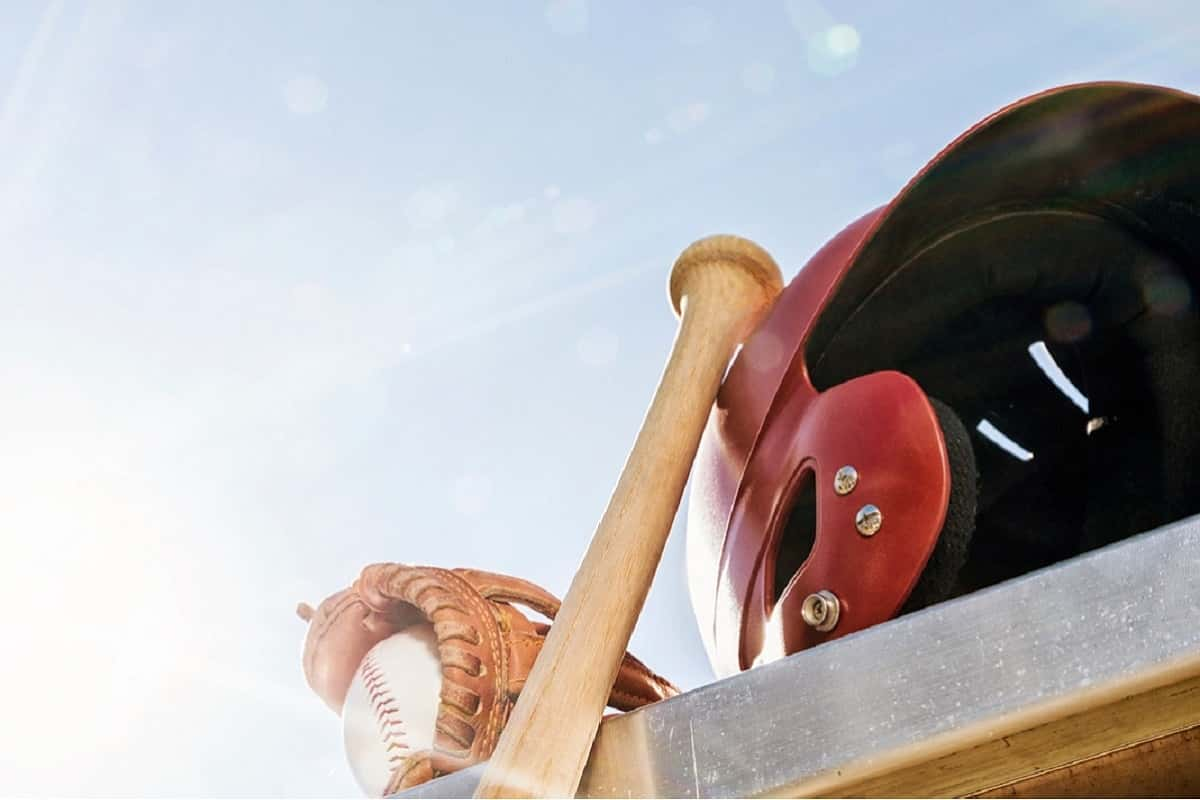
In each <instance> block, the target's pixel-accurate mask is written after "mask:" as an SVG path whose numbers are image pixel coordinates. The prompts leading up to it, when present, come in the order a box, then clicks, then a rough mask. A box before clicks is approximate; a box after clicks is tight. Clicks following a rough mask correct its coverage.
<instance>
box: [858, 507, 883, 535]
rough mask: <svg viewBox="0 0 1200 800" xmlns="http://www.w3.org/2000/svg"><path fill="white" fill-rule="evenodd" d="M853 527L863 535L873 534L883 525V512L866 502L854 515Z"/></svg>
mask: <svg viewBox="0 0 1200 800" xmlns="http://www.w3.org/2000/svg"><path fill="white" fill-rule="evenodd" d="M854 527H856V528H858V532H859V533H861V534H862V535H863V536H874V535H875V534H877V533H879V529H880V528H882V527H883V512H882V511H880V510H879V509H878V508H876V507H875V506H873V505H871V504H870V503H867V504H866V505H865V506H863V507H862V508H860V509H859V510H858V513H857V514H855V515H854Z"/></svg>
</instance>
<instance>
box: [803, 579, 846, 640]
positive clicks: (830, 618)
mask: <svg viewBox="0 0 1200 800" xmlns="http://www.w3.org/2000/svg"><path fill="white" fill-rule="evenodd" d="M840 613H841V603H839V602H838V599H837V595H835V594H834V593H833V592H831V591H829V590H828V589H822V590H821V591H819V592H817V593H815V594H810V595H809V596H808V597H806V598H804V605H802V606H800V616H801V617H803V618H804V621H805V622H806V623H808V625H809V627H812V628H815V629H816V630H819V631H831V630H833V628H834V626H836V625H837V623H838V616H839V614H840Z"/></svg>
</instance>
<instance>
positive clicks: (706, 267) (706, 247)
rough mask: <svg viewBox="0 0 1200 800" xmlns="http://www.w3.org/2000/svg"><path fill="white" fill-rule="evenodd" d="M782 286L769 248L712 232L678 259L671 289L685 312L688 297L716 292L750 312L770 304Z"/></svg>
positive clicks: (674, 303)
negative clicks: (715, 234) (713, 234)
mask: <svg viewBox="0 0 1200 800" xmlns="http://www.w3.org/2000/svg"><path fill="white" fill-rule="evenodd" d="M782 290H783V275H782V274H781V273H780V271H779V266H778V265H777V264H776V263H775V259H773V258H771V256H770V254H769V253H767V251H766V250H764V249H762V248H761V247H759V246H758V245H757V244H755V243H754V242H752V241H750V240H749V239H743V238H742V237H740V236H730V235H718V236H709V237H706V238H704V239H701V240H699V241H697V242H693V243H692V244H691V245H689V246H688V247H687V249H685V250H684V251H683V252H682V253H681V254H680V256H679V258H677V259H676V260H675V266H674V267H672V268H671V278H670V282H669V284H668V291H669V293H670V296H671V306H672V307H673V308H674V309H675V314H676V315H677V316H682V314H683V309H684V306H685V305H686V303H687V301H688V300H689V299H694V298H696V297H697V296H700V295H703V296H709V295H712V296H714V299H717V300H719V301H720V302H721V303H722V304H723V305H731V306H742V307H745V309H746V311H747V312H751V311H757V310H760V309H764V308H766V307H768V306H769V305H770V304H771V303H772V302H774V300H775V297H776V296H777V295H778V294H779V292H780V291H782Z"/></svg>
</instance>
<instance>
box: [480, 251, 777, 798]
mask: <svg viewBox="0 0 1200 800" xmlns="http://www.w3.org/2000/svg"><path fill="white" fill-rule="evenodd" d="M782 285H783V279H782V277H781V275H780V272H779V267H778V266H776V265H775V262H774V261H773V260H772V259H771V257H770V256H769V255H768V254H767V253H766V252H765V251H764V250H763V249H762V248H760V247H759V246H758V245H756V244H754V243H753V242H749V241H747V240H745V239H741V238H738V237H735V236H714V237H711V238H708V239H702V240H700V241H699V242H696V243H695V244H693V245H691V246H690V247H688V248H687V249H686V250H684V252H683V254H682V255H680V256H679V259H678V260H677V261H676V262H675V266H674V268H673V269H672V270H671V278H670V284H669V292H670V297H671V303H672V305H673V306H674V308H675V313H676V314H677V315H678V316H679V319H680V324H679V331H678V335H677V336H676V338H675V343H674V346H673V347H672V349H671V355H670V358H669V359H668V360H667V366H666V369H665V370H664V372H663V376H662V378H661V380H660V381H659V385H658V388H657V390H656V391H655V393H654V399H653V400H652V401H651V403H650V409H649V411H648V412H647V413H646V418H645V420H644V421H643V422H642V427H641V430H640V431H639V432H638V436H637V440H636V441H635V443H634V445H633V450H632V451H631V452H630V454H629V458H628V460H627V461H626V462H625V466H624V468H623V469H622V470H621V477H620V479H619V480H618V481H617V487H616V489H615V490H614V491H613V495H612V498H611V499H610V500H609V502H608V508H607V509H606V510H605V512H604V516H603V517H602V518H601V519H600V524H599V526H598V527H597V528H596V532H595V534H594V535H593V537H592V543H591V545H590V546H589V547H588V551H587V554H586V555H585V556H584V558H583V562H582V563H581V564H580V566H579V571H578V572H576V574H575V578H574V579H573V580H572V581H571V587H570V589H569V590H568V591H567V595H566V597H565V598H564V599H563V604H562V609H561V610H560V611H559V613H558V616H557V617H556V619H555V622H554V624H553V626H552V627H551V629H550V633H549V635H548V636H547V637H546V643H545V646H544V647H543V648H542V652H541V654H540V655H539V656H538V659H537V662H536V663H535V664H534V667H533V670H532V671H531V672H530V673H529V678H528V680H527V681H526V683H525V688H524V689H523V690H522V691H521V696H520V699H519V700H518V701H517V705H516V707H515V708H514V709H513V713H512V716H511V717H510V718H509V720H508V724H507V726H506V727H505V729H504V731H503V733H502V734H501V735H500V740H499V742H498V743H497V745H496V749H495V751H494V752H493V753H492V757H491V760H490V761H489V762H488V766H487V769H486V771H485V772H484V775H483V778H482V780H481V781H480V783H479V787H478V789H477V790H476V793H475V796H476V797H574V796H575V791H576V789H577V788H578V787H579V779H580V777H581V776H582V774H583V768H584V765H585V764H586V762H587V757H588V753H589V752H590V750H591V747H592V741H593V739H594V738H595V736H596V730H597V728H598V727H599V725H600V720H601V717H602V716H603V714H604V708H605V704H606V702H607V699H608V694H609V691H610V690H611V689H612V685H613V681H614V680H615V679H616V675H617V669H618V667H619V666H620V662H621V657H622V655H623V654H624V652H625V650H626V648H627V647H628V646H629V637H630V636H631V635H632V633H633V627H634V624H635V623H636V622H637V618H638V614H639V613H641V610H642V604H643V603H644V602H645V600H646V594H647V593H648V592H649V591H650V583H651V581H652V580H653V579H654V572H655V570H656V569H657V567H658V562H659V559H660V558H661V556H662V551H663V547H664V546H665V545H666V541H667V534H668V533H670V530H671V522H672V521H673V520H674V518H675V513H676V511H677V510H678V508H679V501H680V498H681V497H682V495H683V488H684V485H685V484H686V483H687V477H688V473H689V472H690V471H691V466H692V461H693V460H694V459H695V457H696V449H697V448H698V447H699V444H700V436H701V434H702V433H703V432H704V425H705V422H706V420H707V419H708V414H709V410H710V409H711V407H712V404H713V401H714V400H715V399H716V396H717V389H718V388H719V387H720V384H721V380H722V378H723V377H724V374H725V369H726V367H727V366H728V364H729V361H730V359H731V358H732V357H733V353H734V349H735V348H736V346H737V345H738V344H739V343H740V342H741V341H742V339H743V338H744V337H745V336H746V335H748V334H749V333H750V331H751V330H753V327H754V325H755V324H756V323H757V322H758V320H759V319H761V317H762V315H763V313H764V312H765V311H766V310H767V309H768V308H769V307H770V305H771V303H772V302H773V301H774V299H775V297H776V295H778V294H779V291H780V289H781V288H782Z"/></svg>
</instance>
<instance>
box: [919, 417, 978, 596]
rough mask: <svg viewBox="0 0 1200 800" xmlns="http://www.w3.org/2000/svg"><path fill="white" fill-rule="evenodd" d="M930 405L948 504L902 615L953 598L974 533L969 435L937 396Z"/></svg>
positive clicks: (975, 493)
mask: <svg viewBox="0 0 1200 800" xmlns="http://www.w3.org/2000/svg"><path fill="white" fill-rule="evenodd" d="M929 404H930V405H932V406H933V411H934V414H936V415H937V420H938V425H939V426H940V427H941V429H942V438H943V439H944V440H945V442H946V456H947V459H948V460H949V462H950V502H949V504H948V505H947V507H946V521H945V522H944V523H943V524H942V531H941V533H940V534H939V535H938V540H937V544H936V545H935V546H934V548H933V553H931V554H930V556H929V561H928V562H927V563H926V564H925V569H924V570H923V571H922V572H921V577H920V578H918V579H917V584H916V586H914V587H913V590H912V592H911V593H910V594H909V596H908V600H906V601H905V603H904V608H903V609H902V610H901V613H907V612H909V611H916V610H917V609H919V608H925V607H926V606H931V605H933V604H934V603H940V602H942V601H943V600H947V599H949V598H950V597H952V596H953V595H954V593H955V589H956V587H957V585H958V578H959V573H960V572H961V571H962V569H963V566H964V565H965V564H966V563H967V555H968V552H969V550H970V547H971V538H972V536H973V535H974V533H975V512H976V509H977V507H978V500H979V471H978V469H977V468H976V466H975V450H974V448H972V447H971V435H970V433H969V432H968V431H967V428H966V426H965V425H963V422H962V420H961V419H959V417H958V414H957V413H955V411H954V409H952V408H950V406H948V405H946V404H945V403H943V402H942V401H941V400H938V399H937V398H936V397H930V398H929Z"/></svg>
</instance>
